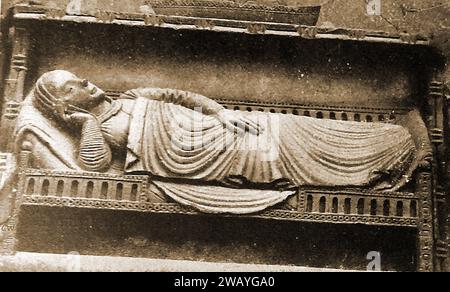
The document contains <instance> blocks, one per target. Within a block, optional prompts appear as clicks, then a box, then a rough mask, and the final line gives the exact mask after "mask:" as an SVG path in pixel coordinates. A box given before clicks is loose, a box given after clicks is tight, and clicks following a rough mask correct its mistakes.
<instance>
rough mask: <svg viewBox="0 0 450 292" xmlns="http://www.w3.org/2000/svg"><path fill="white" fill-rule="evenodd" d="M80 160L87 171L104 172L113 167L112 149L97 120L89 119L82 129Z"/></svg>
mask: <svg viewBox="0 0 450 292" xmlns="http://www.w3.org/2000/svg"><path fill="white" fill-rule="evenodd" d="M78 160H79V162H80V163H81V164H82V167H83V168H84V169H85V170H87V171H104V170H107V169H108V168H109V167H110V165H111V160H112V154H111V149H110V147H109V145H108V143H107V142H106V141H105V139H104V137H103V134H102V132H101V129H100V124H99V122H98V121H97V120H96V119H89V120H88V121H86V122H85V123H84V125H83V127H82V130H81V142H80V153H79V156H78Z"/></svg>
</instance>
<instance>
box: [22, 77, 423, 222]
mask: <svg viewBox="0 0 450 292" xmlns="http://www.w3.org/2000/svg"><path fill="white" fill-rule="evenodd" d="M406 123H415V124H416V127H415V128H416V130H414V131H411V130H410V129H408V128H407V127H404V126H401V125H393V124H386V123H361V122H349V121H332V120H323V119H316V118H310V117H303V116H296V115H283V114H276V113H263V112H252V113H243V112H238V111H230V110H227V109H225V108H224V107H223V106H222V105H220V104H218V103H217V102H215V101H214V100H212V99H209V98H207V97H204V96H202V95H199V94H194V93H190V92H185V91H180V90H173V89H158V88H140V89H133V90H130V91H127V92H125V93H124V94H122V95H121V96H120V97H119V98H118V99H112V98H110V97H108V96H107V95H106V94H105V93H104V91H103V90H101V89H100V88H98V87H97V86H96V85H94V84H92V83H91V82H89V81H88V80H84V79H82V78H79V77H77V76H75V75H74V74H72V73H70V72H67V71H61V70H58V71H52V72H48V73H45V74H44V75H43V76H42V77H41V78H39V80H38V81H37V83H36V85H35V87H34V89H33V90H32V92H31V93H30V94H29V95H28V97H27V98H26V100H25V102H24V105H23V107H22V110H21V113H20V115H19V118H18V122H17V127H16V131H15V139H16V143H15V144H16V147H17V149H16V152H17V153H19V152H20V151H21V147H22V145H23V144H24V143H26V144H27V145H30V143H31V147H29V148H30V149H31V151H32V164H33V167H34V168H43V169H51V170H71V171H73V170H75V171H80V172H83V171H86V172H106V173H111V174H119V175H123V174H136V173H138V174H147V175H149V177H151V179H152V182H153V183H154V185H156V187H157V188H158V189H159V190H160V191H162V192H164V193H165V194H166V195H168V196H170V197H171V198H172V199H173V200H175V201H177V202H179V203H182V204H185V205H190V206H194V207H196V208H197V209H199V210H201V211H204V212H210V213H224V212H225V213H226V212H228V213H230V212H231V213H251V212H256V211H260V210H264V209H267V208H268V207H271V206H274V205H276V204H278V203H280V202H282V201H284V200H286V199H287V198H288V197H289V196H291V195H293V194H295V193H296V189H297V188H298V187H301V186H341V187H364V188H370V189H374V190H378V191H397V190H399V189H401V188H402V187H403V186H405V185H406V184H407V183H408V182H409V181H410V180H411V178H412V176H413V174H414V173H415V171H416V169H417V168H419V167H426V166H427V162H428V161H429V160H430V159H431V157H430V151H429V150H430V148H429V147H430V146H429V145H430V143H429V141H428V139H427V135H426V127H425V125H424V124H423V121H422V119H421V118H420V115H419V114H418V113H417V112H416V111H413V112H411V113H410V115H409V120H408V121H406ZM417 125H418V126H417ZM413 128H414V127H413ZM424 132H425V134H424ZM393 137H395V138H393ZM174 183H175V184H174ZM177 184H188V185H189V186H190V187H191V188H192V186H193V187H194V188H195V187H196V186H197V188H198V190H197V192H195V191H193V192H184V191H183V188H180V187H177ZM219 188H227V189H228V190H229V192H228V194H229V195H228V196H226V198H224V195H223V193H224V192H223V190H222V189H221V192H220V194H218V192H217V190H218V189H219ZM185 189H186V188H185ZM192 194H196V195H195V196H193V195H192ZM219 197H220V199H219Z"/></svg>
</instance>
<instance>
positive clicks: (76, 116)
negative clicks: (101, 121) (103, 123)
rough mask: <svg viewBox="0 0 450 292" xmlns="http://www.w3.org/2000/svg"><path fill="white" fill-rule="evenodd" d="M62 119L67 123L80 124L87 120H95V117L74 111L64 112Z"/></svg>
mask: <svg viewBox="0 0 450 292" xmlns="http://www.w3.org/2000/svg"><path fill="white" fill-rule="evenodd" d="M64 120H65V121H66V122H67V123H69V124H74V125H77V126H82V125H84V124H85V123H86V122H87V121H92V120H96V118H95V117H94V116H93V115H91V114H88V113H80V112H75V113H70V114H66V115H65V116H64Z"/></svg>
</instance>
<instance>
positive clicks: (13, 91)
mask: <svg viewBox="0 0 450 292" xmlns="http://www.w3.org/2000/svg"><path fill="white" fill-rule="evenodd" d="M9 39H10V41H11V46H12V48H11V49H12V54H11V61H10V64H9V68H8V69H9V70H8V73H7V74H6V79H5V80H4V93H3V105H2V116H1V120H0V131H1V136H2V137H3V138H2V139H0V147H1V148H0V149H1V151H4V152H13V150H14V137H13V132H14V127H15V125H16V120H17V117H18V115H19V111H20V106H21V103H22V101H23V99H24V90H25V79H26V74H27V70H28V54H29V49H30V35H29V32H28V31H27V30H26V29H25V28H21V27H13V28H11V29H10V32H9Z"/></svg>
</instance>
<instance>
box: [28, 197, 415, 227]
mask: <svg viewBox="0 0 450 292" xmlns="http://www.w3.org/2000/svg"><path fill="white" fill-rule="evenodd" d="M23 199H24V200H23V205H31V206H33V205H37V206H52V207H76V208H88V209H90V208H95V209H110V210H123V211H139V212H147V213H161V214H184V215H204V214H201V213H199V212H197V211H195V210H194V209H192V208H188V207H184V206H181V205H178V204H155V203H142V202H130V201H111V200H94V199H82V198H58V197H41V196H24V197H23ZM225 216H231V215H225ZM241 216H244V217H249V218H252V217H253V218H261V219H275V220H286V221H305V222H320V223H344V224H373V225H384V226H403V227H417V225H418V219H415V218H388V217H381V216H360V215H359V216H358V215H338V214H334V215H332V214H302V213H300V212H295V211H285V210H269V211H264V212H261V213H258V214H253V215H252V214H250V215H241Z"/></svg>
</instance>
